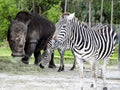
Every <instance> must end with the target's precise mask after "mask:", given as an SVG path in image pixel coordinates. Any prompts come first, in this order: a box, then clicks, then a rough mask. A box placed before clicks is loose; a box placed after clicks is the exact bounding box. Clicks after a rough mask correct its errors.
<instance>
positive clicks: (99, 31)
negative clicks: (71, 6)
mask: <svg viewBox="0 0 120 90" xmlns="http://www.w3.org/2000/svg"><path fill="white" fill-rule="evenodd" d="M56 31H59V33H55V34H54V35H53V39H52V41H53V42H52V45H53V47H54V48H60V47H62V45H63V44H64V43H65V42H66V41H67V42H68V43H67V44H68V45H67V46H69V48H70V49H71V50H72V51H73V53H74V57H75V59H76V62H77V63H78V66H79V69H80V77H81V80H80V82H81V83H80V87H81V90H83V86H84V85H83V76H84V74H83V70H84V69H83V65H84V64H83V62H84V60H86V61H88V62H90V64H91V65H92V77H93V79H94V80H93V84H91V86H93V87H95V88H96V83H97V73H96V72H97V69H98V68H97V67H98V64H99V61H100V60H101V59H104V65H103V70H102V71H103V84H104V87H103V89H104V88H106V86H105V85H106V84H105V83H106V78H105V72H106V66H107V63H108V61H109V57H110V55H111V53H112V52H113V50H114V48H115V44H116V41H117V35H116V32H115V30H114V29H113V28H112V27H111V26H110V25H101V26H96V27H95V28H88V26H87V25H86V24H85V23H84V22H80V21H79V20H78V19H77V18H75V17H74V14H70V15H68V16H66V17H65V18H61V19H60V20H59V21H58V22H57V24H56ZM83 59H84V60H83Z"/></svg>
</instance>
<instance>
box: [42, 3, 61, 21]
mask: <svg viewBox="0 0 120 90" xmlns="http://www.w3.org/2000/svg"><path fill="white" fill-rule="evenodd" d="M60 4H61V3H59V4H58V5H54V6H53V7H51V8H50V9H49V10H47V11H46V12H44V13H43V15H44V16H46V17H47V18H48V19H49V20H51V21H52V22H53V23H56V22H57V21H58V19H59V18H60V16H61V7H60Z"/></svg>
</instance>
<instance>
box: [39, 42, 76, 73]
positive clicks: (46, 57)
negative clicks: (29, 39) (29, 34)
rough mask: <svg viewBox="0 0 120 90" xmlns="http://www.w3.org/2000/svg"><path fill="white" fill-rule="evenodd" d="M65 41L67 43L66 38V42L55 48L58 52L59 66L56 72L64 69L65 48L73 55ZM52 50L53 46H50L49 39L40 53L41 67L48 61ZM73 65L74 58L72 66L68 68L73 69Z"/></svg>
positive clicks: (74, 63) (74, 64)
mask: <svg viewBox="0 0 120 90" xmlns="http://www.w3.org/2000/svg"><path fill="white" fill-rule="evenodd" d="M67 43H68V40H67V41H66V42H64V43H63V44H62V46H61V47H59V48H57V50H58V52H59V54H60V66H59V69H58V72H61V71H64V54H65V51H66V50H71V52H72V54H73V56H74V52H73V51H72V49H71V48H70V47H69V46H68V44H67ZM54 50H55V48H52V41H49V42H48V44H47V50H46V51H45V52H44V53H43V54H42V60H41V62H40V63H41V64H40V67H41V68H44V66H46V64H47V63H48V62H49V61H50V59H51V54H52V53H53V52H54ZM74 57H75V56H74ZM75 67H76V60H75V58H74V62H73V66H72V67H71V69H70V70H74V68H75Z"/></svg>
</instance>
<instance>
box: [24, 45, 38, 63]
mask: <svg viewBox="0 0 120 90" xmlns="http://www.w3.org/2000/svg"><path fill="white" fill-rule="evenodd" d="M35 48H36V44H34V43H33V44H29V45H28V46H27V47H26V48H25V56H24V57H23V58H22V62H23V63H25V64H29V58H30V56H31V55H32V53H34V51H35Z"/></svg>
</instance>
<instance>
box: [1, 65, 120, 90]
mask: <svg viewBox="0 0 120 90" xmlns="http://www.w3.org/2000/svg"><path fill="white" fill-rule="evenodd" d="M71 66H72V65H66V66H65V71H64V72H57V70H58V68H55V69H50V68H45V69H43V70H41V71H40V72H39V73H37V72H36V73H34V72H33V73H32V72H31V73H29V74H26V73H25V74H23V73H22V74H20V73H19V74H14V73H7V72H0V90H79V74H78V68H76V69H75V70H74V71H70V70H69V69H70V67H71ZM110 71H112V72H113V73H112V76H111V75H110V73H109V72H110ZM18 72H19V71H18ZM118 74H119V75H118ZM115 75H117V76H115ZM90 77H91V72H90V69H87V68H86V69H85V78H84V90H94V89H93V88H90V84H91V83H92V80H91V79H90ZM107 78H108V80H107V87H108V90H120V71H118V70H117V69H112V68H110V69H109V71H108V72H107ZM97 86H98V88H97V90H102V80H101V79H98V84H97Z"/></svg>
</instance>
